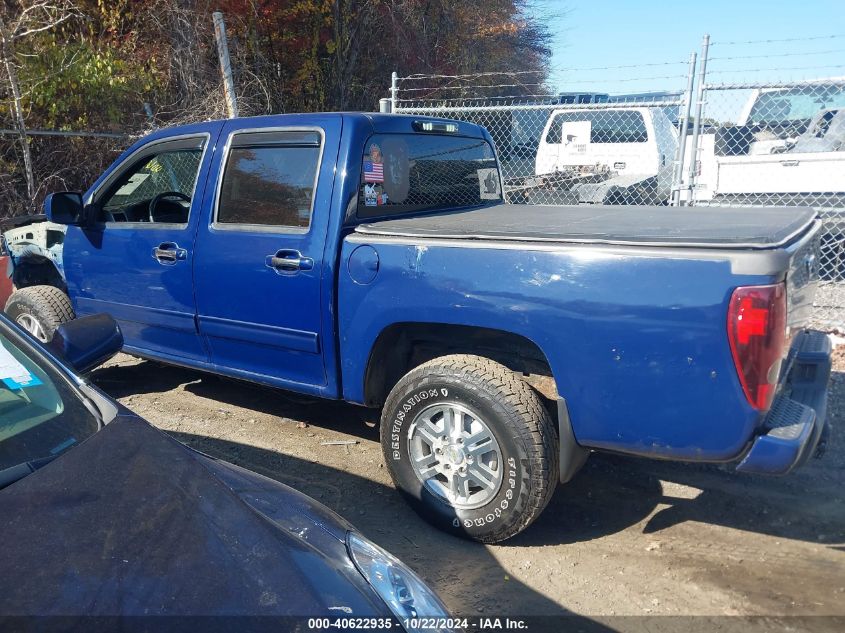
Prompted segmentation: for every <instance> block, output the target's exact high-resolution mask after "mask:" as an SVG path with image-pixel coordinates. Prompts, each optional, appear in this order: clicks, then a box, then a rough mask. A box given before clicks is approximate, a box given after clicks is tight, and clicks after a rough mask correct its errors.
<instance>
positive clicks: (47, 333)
mask: <svg viewBox="0 0 845 633" xmlns="http://www.w3.org/2000/svg"><path fill="white" fill-rule="evenodd" d="M5 312H6V314H7V315H8V316H9V318H10V319H12V320H13V321H15V322H16V323H17V324H18V325H20V326H21V327H22V328H23V329H25V330H26V331H27V332H29V333H30V334H31V335H32V336H33V337H35V338H36V339H38V340H39V341H41V342H42V343H48V342H49V341H50V340H51V339H52V338H53V334H54V333H55V332H56V328H58V327H59V326H60V325H61V324H62V323H67V322H68V321H71V320H72V319H73V318H74V316H75V315H74V313H73V306H72V305H71V303H70V298H69V297H68V296H67V295H66V294H65V293H64V292H62V291H61V290H59V289H58V288H54V287H53V286H29V287H28V288H21V289H20V290H15V292H13V293H12V296H11V297H9V300H8V301H7V302H6V308H5Z"/></svg>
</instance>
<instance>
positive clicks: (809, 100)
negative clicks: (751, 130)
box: [748, 85, 845, 125]
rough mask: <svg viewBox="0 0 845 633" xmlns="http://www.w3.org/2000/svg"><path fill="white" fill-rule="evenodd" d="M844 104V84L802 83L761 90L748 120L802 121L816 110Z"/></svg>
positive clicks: (772, 121)
mask: <svg viewBox="0 0 845 633" xmlns="http://www.w3.org/2000/svg"><path fill="white" fill-rule="evenodd" d="M842 107H845V85H843V86H823V85H822V86H819V85H813V86H805V87H803V88H792V89H790V90H776V91H772V92H764V93H762V94H761V95H760V96H759V97H757V100H756V101H755V102H754V105H753V106H752V107H751V112H750V113H749V115H748V123H749V124H754V125H759V124H762V123H775V124H777V123H794V122H801V121H803V122H806V121H809V120H810V119H812V118H813V116H814V115H815V114H816V113H817V112H818V111H819V110H826V109H828V108H842Z"/></svg>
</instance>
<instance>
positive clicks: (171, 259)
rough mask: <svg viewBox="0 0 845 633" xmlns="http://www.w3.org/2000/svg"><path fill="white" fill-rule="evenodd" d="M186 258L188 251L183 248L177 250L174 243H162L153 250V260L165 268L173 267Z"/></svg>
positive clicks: (176, 245)
mask: <svg viewBox="0 0 845 633" xmlns="http://www.w3.org/2000/svg"><path fill="white" fill-rule="evenodd" d="M187 257H188V251H187V250H185V249H184V248H179V245H178V244H177V243H176V242H162V243H161V244H159V245H158V246H156V247H155V248H153V259H155V260H157V261H158V263H159V264H163V265H165V266H173V265H174V264H175V263H176V262H178V261H179V260H182V259H186V258H187Z"/></svg>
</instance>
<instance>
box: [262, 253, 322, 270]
mask: <svg viewBox="0 0 845 633" xmlns="http://www.w3.org/2000/svg"><path fill="white" fill-rule="evenodd" d="M264 265H265V266H267V268H272V269H273V270H275V271H276V272H277V273H278V274H280V275H283V274H294V273H298V272H299V271H300V270H311V269H312V268H314V260H313V259H311V258H310V257H303V256H302V253H300V252H299V251H297V250H294V249H287V248H285V249H282V250H280V251H276V253H275V254H274V255H267V257H265V258H264Z"/></svg>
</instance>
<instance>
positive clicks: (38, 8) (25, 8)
mask: <svg viewBox="0 0 845 633" xmlns="http://www.w3.org/2000/svg"><path fill="white" fill-rule="evenodd" d="M9 13H10V12H9V10H8V9H7V8H6V7H5V6H4V10H3V12H2V13H0V57H2V63H3V68H4V70H5V71H6V81H7V82H8V84H9V91H10V93H11V101H12V108H11V109H12V113H13V121H14V126H15V130H16V131H17V133H18V141H19V143H20V146H21V153H22V155H23V162H24V174H25V177H26V188H27V197H28V199H29V202H30V204H32V203H33V202H34V200H35V193H36V181H35V172H34V170H33V167H32V153H31V151H30V147H29V138H28V136H27V129H26V118H25V115H24V110H23V100H22V96H21V87H20V82H19V81H18V70H17V67H18V59H17V52H16V47H17V45H18V42H19V41H21V40H24V39H26V38H31V37H33V36H36V35H38V34H40V33H44V32H46V31H49V30H51V29H54V28H56V27H57V26H59V25H60V24H62V23H63V22H66V21H67V20H69V19H70V18H71V17H72V16H73V15H74V7H73V5H72V4H70V2H69V1H67V0H57V1H53V0H36V1H34V2H29V3H26V4H22V5H21V6H20V7H19V10H18V11H17V12H16V15H14V16H10V15H9ZM9 17H11V20H9V21H8V24H7V19H8V18H9Z"/></svg>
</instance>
